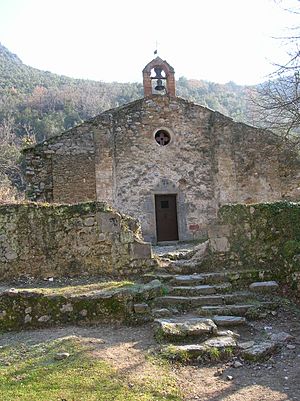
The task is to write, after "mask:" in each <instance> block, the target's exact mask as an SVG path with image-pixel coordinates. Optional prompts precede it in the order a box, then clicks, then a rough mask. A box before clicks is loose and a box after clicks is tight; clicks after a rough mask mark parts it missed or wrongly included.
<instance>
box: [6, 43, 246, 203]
mask: <svg viewBox="0 0 300 401" xmlns="http://www.w3.org/2000/svg"><path fill="white" fill-rule="evenodd" d="M140 67H141V70H142V68H143V66H142V65H141V66H140ZM199 75H201V72H199ZM176 90H177V95H178V96H182V97H184V98H186V99H188V100H191V101H194V102H196V103H199V104H202V105H204V106H207V107H209V108H212V109H214V110H217V111H220V112H221V113H223V114H225V115H228V116H230V117H232V118H234V119H235V120H238V121H249V117H248V115H249V114H248V112H247V104H248V95H249V92H250V90H251V88H249V87H244V86H238V85H236V84H234V83H232V82H230V83H228V84H225V85H221V84H215V83H212V82H206V81H198V80H190V79H187V78H184V77H180V78H179V79H178V81H177V84H176ZM142 96H143V87H142V83H136V82H135V83H118V82H111V83H106V82H96V81H91V80H81V79H73V78H69V77H66V76H61V75H57V74H53V73H51V72H49V71H40V70H37V69H35V68H32V67H29V66H27V65H25V64H23V63H22V61H21V60H20V59H19V58H18V57H17V56H16V55H15V54H12V53H11V52H10V51H9V50H8V49H7V48H6V47H4V46H3V45H1V44H0V147H1V150H0V187H2V188H3V187H4V182H5V185H6V184H7V183H9V181H10V180H12V181H13V182H14V183H17V184H18V185H19V187H22V178H21V174H19V172H18V171H19V169H18V157H19V148H20V147H22V146H23V145H24V143H25V144H26V143H28V142H32V141H38V142H39V141H42V140H43V139H45V138H47V137H50V136H53V135H56V134H58V133H60V132H63V131H64V130H66V129H69V128H71V127H73V126H74V125H76V124H78V123H80V122H82V121H83V120H86V119H89V118H91V117H93V116H95V115H97V114H99V113H101V112H102V111H104V110H107V109H109V108H112V107H116V106H119V105H121V104H124V103H127V102H130V101H132V100H135V99H138V98H140V97H142ZM4 197H5V196H4V195H3V194H2V198H4ZM0 198H1V193H0Z"/></svg>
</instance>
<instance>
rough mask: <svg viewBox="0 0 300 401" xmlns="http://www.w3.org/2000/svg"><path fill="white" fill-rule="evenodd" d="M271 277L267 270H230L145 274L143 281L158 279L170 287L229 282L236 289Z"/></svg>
mask: <svg viewBox="0 0 300 401" xmlns="http://www.w3.org/2000/svg"><path fill="white" fill-rule="evenodd" d="M271 277H272V272H270V271H268V270H242V271H233V270H230V271H222V272H207V273H205V272H204V273H194V274H170V273H147V274H145V275H144V276H143V280H144V281H149V280H153V279H158V280H160V281H162V282H165V283H169V284H170V285H172V286H198V285H209V284H215V283H226V282H227V283H228V282H229V283H231V284H232V285H233V286H237V287H238V286H239V285H240V286H245V285H247V284H248V285H249V284H251V283H253V282H254V281H262V280H266V279H267V280H268V279H270V278H271Z"/></svg>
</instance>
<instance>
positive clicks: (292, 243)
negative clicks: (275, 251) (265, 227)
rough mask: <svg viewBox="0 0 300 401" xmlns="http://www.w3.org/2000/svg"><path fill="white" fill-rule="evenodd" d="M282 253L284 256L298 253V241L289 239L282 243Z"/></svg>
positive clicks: (299, 242)
mask: <svg viewBox="0 0 300 401" xmlns="http://www.w3.org/2000/svg"><path fill="white" fill-rule="evenodd" d="M282 252H283V255H284V256H285V257H286V258H292V257H293V256H295V255H296V254H299V253H300V241H296V240H289V241H286V242H285V243H284V245H283V250H282Z"/></svg>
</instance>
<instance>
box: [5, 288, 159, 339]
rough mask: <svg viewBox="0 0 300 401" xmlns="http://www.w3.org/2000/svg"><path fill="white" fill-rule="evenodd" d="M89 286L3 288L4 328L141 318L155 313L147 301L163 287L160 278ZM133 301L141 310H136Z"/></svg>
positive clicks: (121, 320) (17, 328)
mask: <svg viewBox="0 0 300 401" xmlns="http://www.w3.org/2000/svg"><path fill="white" fill-rule="evenodd" d="M87 287H88V288H87V289H85V288H84V287H83V288H82V289H81V291H82V292H78V291H79V289H80V287H79V288H77V292H78V293H76V292H75V293H73V291H74V288H73V286H71V287H65V288H64V287H63V288H60V289H59V290H56V289H55V288H53V289H52V292H50V293H49V288H46V289H45V288H37V289H34V290H26V289H19V290H16V289H15V290H14V291H11V292H9V291H2V292H0V308H1V309H0V331H1V332H2V331H4V332H5V331H10V330H22V329H23V328H24V326H25V325H26V328H36V327H49V326H57V325H60V324H66V323H71V324H76V323H82V322H85V323H97V322H102V323H105V322H118V323H121V322H123V323H125V322H127V323H129V322H132V321H134V322H137V321H139V319H143V320H145V319H146V318H147V319H148V318H150V317H151V315H150V309H149V308H148V307H146V305H148V304H151V303H152V302H153V299H154V298H155V297H156V296H157V295H159V294H160V293H161V291H162V285H161V283H160V282H159V281H158V280H153V282H152V283H149V284H146V285H142V284H135V285H128V284H127V282H125V283H124V285H123V286H122V285H120V286H118V285H115V282H113V283H112V285H111V284H110V283H108V287H107V289H103V290H97V291H96V290H95V291H91V290H89V286H87ZM109 287H111V289H109ZM61 290H63V295H62V294H61V292H60V291H61ZM133 305H135V310H136V311H138V310H139V311H140V312H141V314H139V313H136V312H135V310H134V307H133ZM142 309H143V312H142Z"/></svg>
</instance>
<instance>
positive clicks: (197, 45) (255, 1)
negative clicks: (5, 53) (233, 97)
mask: <svg viewBox="0 0 300 401" xmlns="http://www.w3.org/2000/svg"><path fill="white" fill-rule="evenodd" d="M295 2H296V0H282V1H281V0H277V1H276V0H185V1H179V0H161V1H155V0H152V1H150V0H147V1H145V0H105V1H104V0H80V1H79V0H0V42H1V43H2V45H4V46H6V47H7V48H8V49H9V50H10V51H12V52H13V53H15V54H17V55H18V56H19V57H20V59H21V60H22V61H23V62H24V63H25V64H27V65H30V66H32V67H35V68H38V69H42V70H46V71H51V72H55V73H58V74H63V75H67V76H70V77H74V78H88V79H93V80H97V81H106V82H111V81H117V82H141V81H142V73H141V71H142V69H143V67H144V66H145V65H146V64H147V63H148V62H149V61H151V60H152V58H154V53H153V52H154V50H155V49H156V47H157V48H158V55H159V56H160V57H161V58H163V59H164V60H167V61H168V62H169V64H171V65H172V66H173V67H174V69H175V74H176V75H175V76H176V78H179V77H180V76H184V77H186V78H189V79H204V80H208V81H212V82H218V83H226V82H229V81H234V82H235V83H237V84H241V85H251V84H257V83H259V82H262V81H264V80H266V78H267V75H268V74H269V73H271V72H272V71H273V70H274V66H273V65H272V63H275V62H282V61H283V60H285V57H286V51H287V50H286V48H285V46H284V45H283V44H282V41H281V40H279V39H276V38H278V37H282V36H286V35H287V34H288V30H287V28H291V27H295V26H299V22H300V21H299V20H300V15H297V14H295V13H294V14H293V13H289V12H287V11H285V10H284V7H286V6H289V4H286V3H291V4H292V5H294V4H295ZM298 21H299V22H298ZM156 43H157V45H156ZM0 79H1V77H0Z"/></svg>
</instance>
